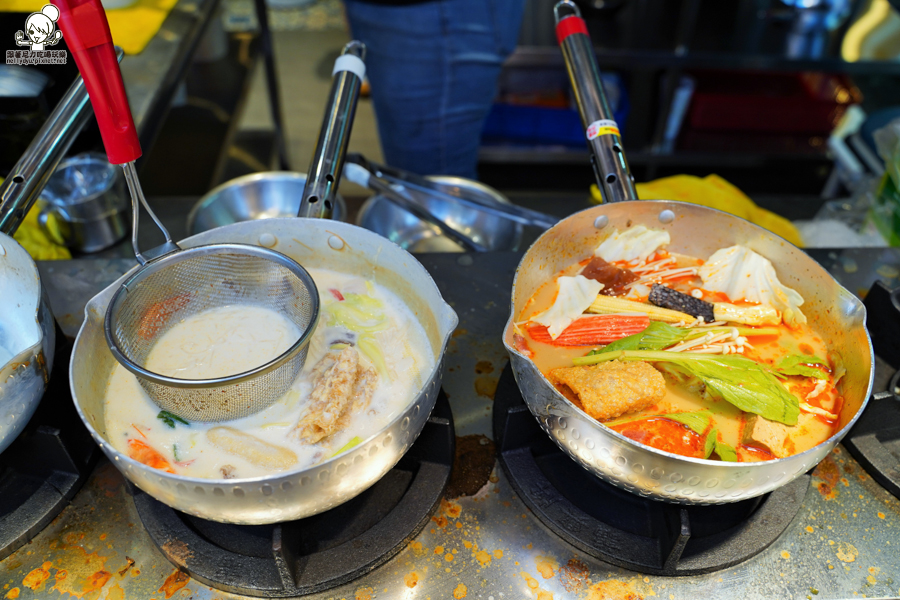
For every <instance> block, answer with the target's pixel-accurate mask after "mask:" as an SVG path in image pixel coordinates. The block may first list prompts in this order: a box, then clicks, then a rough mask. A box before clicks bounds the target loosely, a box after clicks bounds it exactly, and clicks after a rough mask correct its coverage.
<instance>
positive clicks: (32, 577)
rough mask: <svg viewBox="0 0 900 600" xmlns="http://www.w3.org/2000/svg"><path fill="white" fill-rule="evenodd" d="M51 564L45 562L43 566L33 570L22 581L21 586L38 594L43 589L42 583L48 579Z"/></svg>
mask: <svg viewBox="0 0 900 600" xmlns="http://www.w3.org/2000/svg"><path fill="white" fill-rule="evenodd" d="M50 566H51V563H49V562H45V563H44V564H43V565H41V566H40V567H38V568H37V569H35V570H33V571H32V572H31V573H29V574H28V575H26V576H25V579H23V580H22V585H24V586H25V587H27V588H28V589H30V590H34V591H35V592H39V591H41V590H43V589H44V582H45V581H47V580H48V579H50Z"/></svg>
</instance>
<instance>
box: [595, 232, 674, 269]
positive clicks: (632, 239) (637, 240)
mask: <svg viewBox="0 0 900 600" xmlns="http://www.w3.org/2000/svg"><path fill="white" fill-rule="evenodd" d="M671 241H672V239H671V238H670V237H669V232H667V231H662V230H659V229H647V228H646V227H645V226H644V225H635V226H634V227H629V228H628V229H626V230H625V231H623V232H621V233H619V230H618V229H613V232H612V234H610V235H609V237H607V238H606V239H605V240H603V241H602V242H601V243H600V245H599V246H597V248H596V250H594V256H599V257H600V258H602V259H603V260H605V261H606V262H613V261H617V260H626V261H632V260H646V259H647V258H648V257H649V256H650V255H652V254H653V253H654V252H656V251H657V250H659V249H660V248H662V247H663V246H665V245H667V244H669V242H671Z"/></svg>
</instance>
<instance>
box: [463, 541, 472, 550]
mask: <svg viewBox="0 0 900 600" xmlns="http://www.w3.org/2000/svg"><path fill="white" fill-rule="evenodd" d="M463 546H465V547H466V550H471V549H472V542H470V541H469V540H463Z"/></svg>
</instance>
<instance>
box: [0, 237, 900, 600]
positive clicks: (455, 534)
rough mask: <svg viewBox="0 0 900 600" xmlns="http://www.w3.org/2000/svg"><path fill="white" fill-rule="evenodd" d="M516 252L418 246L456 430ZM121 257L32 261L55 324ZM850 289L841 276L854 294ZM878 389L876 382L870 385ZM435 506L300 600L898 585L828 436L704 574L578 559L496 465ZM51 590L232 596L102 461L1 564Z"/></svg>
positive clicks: (483, 397)
mask: <svg viewBox="0 0 900 600" xmlns="http://www.w3.org/2000/svg"><path fill="white" fill-rule="evenodd" d="M518 256H519V255H518V254H515V253H490V254H465V255H444V254H436V255H421V256H419V257H418V258H419V259H420V260H421V262H422V263H423V264H424V265H425V266H426V268H428V270H429V271H430V272H431V273H432V275H433V276H434V277H435V280H436V281H437V283H438V286H439V287H440V288H441V292H442V294H443V295H444V297H445V298H446V299H447V300H448V302H450V304H451V305H453V306H454V308H455V309H456V311H457V312H458V313H459V316H460V325H459V329H458V331H457V333H456V335H455V336H454V338H453V342H452V343H451V344H450V347H449V348H448V354H447V357H446V361H445V368H446V372H445V375H444V389H445V390H446V392H447V394H448V396H449V399H450V404H451V406H452V408H453V413H454V418H455V421H456V427H457V435H467V434H473V433H481V434H485V435H488V436H490V435H491V426H490V416H491V409H492V398H491V391H492V389H493V388H492V385H496V381H497V378H498V376H499V374H500V372H501V370H502V368H503V366H504V365H505V363H506V362H507V359H506V355H505V352H504V350H503V346H502V344H501V342H500V339H501V338H500V334H501V330H502V328H503V325H504V323H505V321H506V318H507V314H508V310H509V307H508V303H509V290H510V288H511V282H512V276H513V273H514V269H515V266H516V264H517V262H518ZM823 256H824V257H825V259H826V260H825V262H826V264H829V268H830V269H831V270H832V272H833V273H835V275H837V276H839V277H840V276H841V275H842V274H843V275H844V276H849V275H853V276H855V277H858V278H859V281H860V282H861V281H862V280H863V279H864V278H866V279H868V280H869V282H871V281H872V280H873V279H874V278H875V277H876V276H878V275H876V272H878V271H879V270H880V271H881V273H882V275H881V276H882V277H884V276H885V275H892V276H893V277H891V278H890V279H889V281H888V283H889V284H891V285H893V286H896V285H897V280H896V275H895V273H896V274H900V268H898V267H900V253H898V252H896V251H882V252H877V253H876V252H871V251H859V250H854V251H837V252H835V253H834V258H833V259H832V258H830V257H828V256H827V254H826V255H823ZM845 258H849V259H852V261H853V263H848V262H847V261H846V260H844V259H845ZM133 264H134V263H133V262H132V261H128V260H75V261H66V262H44V263H41V264H40V265H39V267H40V270H41V274H42V277H43V279H44V281H45V284H46V285H47V288H48V290H49V293H50V298H51V304H52V305H53V309H54V312H55V313H56V314H57V316H58V317H60V319H61V322H62V325H63V328H64V329H65V330H66V331H67V332H69V333H70V332H72V331H73V330H75V329H77V327H78V324H79V322H80V318H79V313H80V312H81V307H83V305H84V302H85V301H86V300H87V298H88V297H90V295H91V294H93V293H95V292H96V291H98V290H99V289H101V288H102V287H103V286H105V285H107V284H108V283H109V282H111V281H112V280H113V279H114V278H115V277H116V276H117V275H119V274H120V273H122V272H123V271H124V270H125V269H127V268H130V267H131V266H132V265H133ZM847 265H850V271H852V273H850V272H847V271H846V270H845V268H846V267H847ZM891 269H894V270H893V271H891ZM858 285H861V283H858V282H857V283H850V287H851V289H854V287H857V286H858ZM476 365H477V368H476ZM885 384H886V382H884V381H881V382H876V385H877V386H880V387H879V388H878V389H884V387H885ZM826 482H827V483H829V487H827V488H826V487H824V486H823V488H822V491H820V489H819V486H818V484H820V483H826ZM832 486H833V487H832ZM829 489H831V491H830V492H829V491H828V490H829ZM441 516H442V517H444V518H443V519H442V518H437V520H436V521H433V522H432V524H431V526H429V527H426V529H425V530H424V531H423V532H422V533H421V534H420V535H419V536H418V538H417V539H416V540H415V541H414V542H413V543H411V544H410V545H409V546H408V547H407V548H406V549H404V550H403V551H402V552H401V553H400V554H398V555H397V556H396V557H395V558H393V559H392V560H390V561H389V562H388V563H386V564H385V565H383V566H382V567H380V568H378V569H376V570H375V571H373V572H372V573H370V574H369V575H367V576H365V577H363V578H362V579H359V580H357V581H355V582H353V583H351V584H348V585H345V586H342V587H340V588H336V589H334V590H332V591H329V592H325V593H321V594H316V595H314V596H310V597H311V598H317V599H325V598H333V599H341V598H348V599H352V598H356V599H358V600H365V599H368V600H371V599H375V598H401V597H402V598H424V599H425V600H431V599H434V600H437V599H438V598H457V599H459V598H470V599H475V598H477V599H483V600H512V599H518V598H535V599H538V600H551V598H555V599H556V600H559V599H560V598H580V599H582V598H583V599H588V600H599V599H601V598H634V599H637V598H642V599H643V598H648V597H659V598H669V599H670V600H674V599H676V598H677V599H689V600H696V599H697V598H701V597H716V598H731V597H735V598H738V597H739V598H816V599H819V598H823V599H824V598H852V597H870V598H871V597H886V596H897V595H898V594H900V551H898V550H900V548H897V547H900V501H898V500H897V499H896V498H894V497H893V496H891V495H889V494H888V493H887V492H886V491H885V490H883V489H882V488H881V487H880V486H879V485H878V484H876V483H875V482H873V481H872V479H871V478H870V477H868V476H867V475H866V474H865V473H864V472H863V471H862V470H861V469H860V467H859V465H858V464H857V463H856V462H855V461H854V459H853V458H852V457H850V456H849V455H848V453H847V452H846V451H845V450H844V449H843V448H842V447H841V446H838V448H837V449H836V450H835V451H834V452H833V453H832V454H831V455H830V456H829V457H828V458H826V460H825V461H824V462H823V463H822V465H820V467H819V468H818V469H817V470H816V472H815V474H814V477H813V485H812V486H811V487H810V489H809V491H808V493H807V495H806V497H805V499H804V504H803V507H802V508H801V509H800V512H799V514H798V516H797V517H796V519H795V520H794V521H793V522H792V523H791V525H790V526H789V527H788V529H787V530H786V532H785V533H784V535H783V536H782V537H781V538H779V539H778V540H777V541H776V542H775V543H774V544H773V545H772V546H771V547H769V548H768V549H766V550H764V551H763V552H762V553H760V554H759V555H757V556H756V557H754V558H752V559H750V560H749V561H747V562H745V563H742V564H740V565H737V566H735V567H732V568H729V569H725V570H723V571H720V572H717V573H713V574H709V575H700V576H692V577H685V578H666V577H657V576H645V575H641V574H638V573H634V572H630V571H627V570H625V569H621V568H618V567H614V566H611V565H609V564H607V563H604V562H602V561H599V560H596V559H593V558H591V557H587V556H584V555H579V553H578V552H576V551H575V549H574V548H573V547H571V546H569V545H568V544H567V543H565V542H563V541H562V540H560V539H559V538H558V537H556V536H555V535H554V534H553V533H551V532H549V531H548V530H546V529H545V528H544V527H543V526H542V525H541V524H540V523H539V522H538V521H537V520H536V519H535V518H534V517H533V515H532V514H531V513H530V512H529V510H528V509H527V508H525V506H524V505H523V504H522V502H521V501H520V500H519V499H518V498H516V497H515V495H514V493H513V492H512V490H511V488H510V486H509V484H508V482H507V481H506V478H505V476H504V474H503V472H502V470H501V469H499V467H495V471H494V474H493V475H492V477H491V479H490V481H489V482H488V483H487V484H486V485H485V486H484V487H483V488H482V489H481V491H480V492H479V493H478V494H477V495H476V496H474V497H466V498H458V499H454V500H451V501H450V502H449V503H445V505H444V506H443V507H442V509H441V513H439V514H438V515H436V517H441ZM4 586H5V587H4ZM14 588H15V590H17V591H15V592H14V591H13V589H14ZM57 592H70V593H72V594H74V595H75V596H76V597H79V598H85V599H90V600H94V599H97V598H108V599H110V600H118V599H122V598H158V599H160V600H161V599H162V598H197V599H212V598H234V597H237V596H234V595H232V594H228V593H224V592H220V591H218V590H214V589H211V588H209V587H207V586H205V585H202V584H200V583H198V582H196V581H193V580H187V579H186V578H183V577H181V576H180V574H179V572H178V571H177V569H176V568H175V567H174V566H173V565H171V564H170V563H169V562H168V561H167V560H166V558H165V557H164V556H163V555H162V554H161V553H160V552H159V551H158V550H157V549H156V548H155V547H154V546H153V544H152V542H151V540H150V538H149V536H148V535H147V533H146V532H145V531H144V530H143V529H142V527H141V524H140V520H139V518H138V515H137V514H136V511H135V509H134V505H133V504H132V502H131V499H130V497H129V495H128V493H127V491H126V490H125V487H124V485H123V479H122V477H121V476H120V475H119V473H118V472H117V471H116V470H115V468H114V467H112V465H110V464H109V463H108V462H106V461H105V460H103V461H102V462H101V463H100V464H99V465H98V467H97V469H96V470H95V472H94V474H93V476H92V478H91V480H90V481H89V483H88V484H87V485H86V487H85V488H84V489H83V490H82V491H81V492H79V493H78V495H77V496H76V497H75V499H74V501H73V503H72V505H71V506H69V507H68V508H67V509H66V510H65V511H64V512H63V513H62V514H61V515H60V516H59V517H58V518H57V519H56V520H55V521H54V522H53V523H52V524H51V525H50V526H49V527H48V528H47V529H46V530H44V531H43V532H42V533H40V534H39V535H38V537H37V538H35V540H33V541H32V542H31V543H29V544H27V545H26V546H24V547H23V548H21V549H20V550H19V551H18V552H16V553H14V554H13V555H11V556H10V557H8V558H7V559H5V560H3V561H0V594H4V595H5V598H10V599H14V598H23V599H25V598H45V597H55V596H56V593H57ZM629 594H631V595H630V596H629Z"/></svg>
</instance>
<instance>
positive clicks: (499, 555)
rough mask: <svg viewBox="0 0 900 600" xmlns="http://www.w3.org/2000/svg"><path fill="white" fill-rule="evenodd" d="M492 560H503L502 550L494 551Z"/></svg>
mask: <svg viewBox="0 0 900 600" xmlns="http://www.w3.org/2000/svg"><path fill="white" fill-rule="evenodd" d="M494 558H503V550H499V549H498V550H494Z"/></svg>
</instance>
